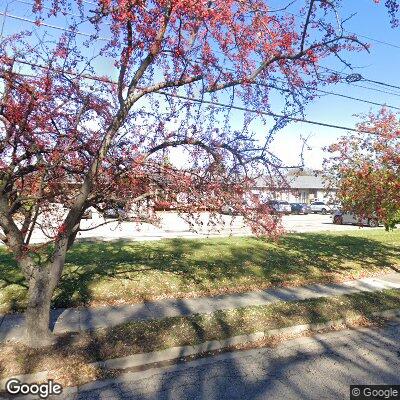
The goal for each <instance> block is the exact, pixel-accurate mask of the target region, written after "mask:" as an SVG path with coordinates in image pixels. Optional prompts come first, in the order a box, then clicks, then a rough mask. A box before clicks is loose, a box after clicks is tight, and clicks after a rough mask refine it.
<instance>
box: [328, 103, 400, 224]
mask: <svg viewBox="0 0 400 400" xmlns="http://www.w3.org/2000/svg"><path fill="white" fill-rule="evenodd" d="M358 128H359V129H360V131H361V132H360V133H359V134H356V135H351V136H348V137H343V138H342V139H341V140H340V141H339V142H338V143H336V144H335V145H332V146H331V147H330V151H331V152H332V153H333V154H335V157H333V158H332V159H331V167H332V172H333V173H334V174H336V172H338V176H339V182H338V183H339V194H340V197H341V200H342V201H343V204H344V206H345V207H347V208H348V209H350V210H352V211H355V212H356V213H357V214H359V215H360V216H365V217H370V216H372V215H376V216H377V217H378V218H379V219H381V220H382V221H384V222H385V223H389V222H390V221H391V220H392V219H393V218H394V216H395V215H396V214H397V213H398V212H399V210H400V191H399V188H400V157H399V154H400V137H399V135H398V131H399V128H400V121H399V116H398V115H396V114H393V113H391V112H389V111H388V110H387V109H382V110H381V111H380V112H379V113H378V114H376V115H375V114H372V113H370V114H369V115H366V116H363V121H362V122H361V123H360V124H359V125H358ZM365 131H367V132H371V133H370V134H368V133H364V132H365Z"/></svg>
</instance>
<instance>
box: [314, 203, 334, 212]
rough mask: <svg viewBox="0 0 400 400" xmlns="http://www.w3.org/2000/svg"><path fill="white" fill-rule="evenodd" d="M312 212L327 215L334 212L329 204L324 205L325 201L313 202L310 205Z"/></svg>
mask: <svg viewBox="0 0 400 400" xmlns="http://www.w3.org/2000/svg"><path fill="white" fill-rule="evenodd" d="M310 208H311V212H313V213H321V214H327V213H330V212H332V207H331V206H330V205H329V204H326V203H324V202H323V201H313V202H312V203H311V204H310Z"/></svg>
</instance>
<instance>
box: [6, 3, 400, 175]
mask: <svg viewBox="0 0 400 400" xmlns="http://www.w3.org/2000/svg"><path fill="white" fill-rule="evenodd" d="M10 1H11V0H10ZM25 1H26V2H31V1H32V0H25ZM0 3H1V6H2V7H0V10H1V11H4V8H5V4H6V3H7V2H6V1H5V0H1V2H0ZM283 3H285V4H286V2H283V1H282V0H272V4H273V5H282V4H283ZM342 4H343V7H342V9H341V15H342V17H347V16H349V15H351V14H353V13H356V15H355V16H353V17H352V19H351V20H350V21H348V23H347V25H346V29H347V30H348V31H351V32H354V33H356V34H359V35H362V36H368V37H371V38H373V39H376V40H380V41H385V42H388V43H392V44H394V45H396V46H399V48H395V47H392V46H388V45H385V44H380V43H377V42H374V41H371V40H370V41H369V40H368V39H365V38H363V37H360V39H362V40H364V41H366V42H368V43H370V44H371V48H370V53H367V52H365V53H349V54H348V55H347V57H346V60H348V61H350V62H351V63H352V65H353V66H354V67H355V71H354V72H358V73H360V74H362V75H363V76H364V77H365V78H368V79H372V80H376V81H382V82H386V83H389V84H393V85H397V86H400V79H399V72H398V71H399V65H400V28H392V27H391V26H390V22H389V16H388V14H387V10H386V9H385V7H384V6H383V5H377V4H375V2H374V1H373V0H343V2H342ZM9 12H10V13H12V14H14V15H19V16H26V17H28V18H29V17H30V16H31V15H32V14H31V12H30V6H28V5H26V4H23V1H22V2H21V1H13V2H12V1H11V4H10V6H9ZM56 22H57V25H61V26H65V23H64V24H63V23H62V21H60V19H58V20H57V21H56ZM2 23H3V21H2V18H0V27H1V25H2ZM24 24H26V23H24V22H22V21H16V20H13V19H10V18H9V19H7V20H6V22H5V27H4V28H5V29H4V31H5V33H8V32H11V31H15V30H19V29H20V28H21V26H24ZM54 24H56V23H55V22H54ZM31 27H32V26H31V25H29V24H26V28H31ZM81 30H82V31H85V27H84V26H82V29H81ZM48 32H49V33H51V34H54V35H58V34H59V32H58V31H54V30H52V29H48ZM324 65H325V66H327V67H330V68H332V69H335V70H339V71H343V72H349V73H350V72H351V71H350V70H345V69H344V67H343V65H342V64H340V63H339V62H337V61H335V60H329V61H325V62H324ZM105 72H107V68H104V67H103V68H102V71H101V73H105ZM361 84H362V85H365V86H368V87H371V88H376V89H382V90H387V91H393V92H396V93H397V94H398V95H397V96H396V95H390V94H387V93H380V92H378V91H373V90H367V89H364V88H358V87H356V86H353V85H348V84H336V85H332V86H330V87H327V88H324V90H328V91H334V92H337V93H342V94H346V95H349V96H353V97H359V98H362V99H366V100H369V101H374V102H378V103H386V104H390V105H393V106H396V107H400V90H396V89H389V88H385V87H384V86H379V85H375V84H372V83H369V82H362V83H361ZM371 109H372V110H378V109H379V107H377V106H370V105H368V104H365V103H361V102H357V101H353V100H347V99H343V98H340V97H336V96H331V95H327V96H323V97H321V98H317V99H316V100H314V102H313V103H311V104H309V105H307V107H306V118H308V119H311V120H315V121H321V122H327V123H332V124H337V125H344V126H349V127H354V124H355V123H356V121H357V118H356V117H355V116H354V115H355V114H360V113H365V112H368V111H369V110H371ZM277 111H279V110H277ZM344 133H345V132H344V131H338V130H335V129H331V128H325V127H320V126H313V125H308V124H304V123H292V124H290V125H288V126H287V127H285V128H284V129H282V130H281V131H280V132H279V133H278V135H277V137H276V139H275V141H274V143H273V145H272V149H273V150H274V151H275V152H276V154H277V155H278V156H279V157H281V158H282V160H284V161H286V162H287V163H289V164H294V163H296V162H298V160H299V159H298V154H299V150H300V146H301V145H300V143H301V142H300V140H299V137H300V135H302V136H309V142H308V143H309V145H310V147H311V150H309V151H307V152H306V153H305V162H306V165H307V166H308V167H312V168H319V167H320V166H321V163H322V160H323V158H324V153H323V152H322V150H321V147H323V146H326V145H329V144H330V143H333V142H334V141H335V140H336V139H337V138H338V137H339V136H341V135H343V134H344Z"/></svg>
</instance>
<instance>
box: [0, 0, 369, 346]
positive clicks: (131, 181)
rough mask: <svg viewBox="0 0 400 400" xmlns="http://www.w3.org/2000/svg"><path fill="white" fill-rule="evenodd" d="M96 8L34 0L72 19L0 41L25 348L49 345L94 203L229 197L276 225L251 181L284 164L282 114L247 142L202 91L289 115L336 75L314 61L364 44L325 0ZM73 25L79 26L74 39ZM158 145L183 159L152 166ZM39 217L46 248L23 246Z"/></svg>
mask: <svg viewBox="0 0 400 400" xmlns="http://www.w3.org/2000/svg"><path fill="white" fill-rule="evenodd" d="M95 3H96V5H93V6H90V7H91V9H90V10H87V8H85V7H87V6H86V3H84V2H82V0H65V1H59V0H52V5H51V7H50V8H49V7H44V4H43V2H42V0H35V6H34V10H33V11H34V12H35V14H36V18H37V24H36V25H37V26H38V27H41V26H42V25H43V24H42V22H43V20H44V19H45V18H46V16H53V17H57V16H58V15H64V16H65V15H68V13H69V12H71V10H73V11H74V15H75V16H74V21H75V22H74V24H72V25H71V26H70V27H69V28H68V30H67V31H66V32H65V33H64V34H63V35H62V36H60V37H59V38H58V40H57V41H56V42H55V43H51V42H49V38H48V37H46V38H44V39H43V41H42V43H39V44H37V43H34V39H33V37H32V36H30V35H29V33H28V34H26V32H21V33H20V34H18V35H14V36H10V37H6V38H3V41H2V43H0V65H1V67H0V79H1V81H2V98H1V104H0V121H1V123H0V135H1V147H0V226H1V228H2V233H1V240H2V241H3V242H4V243H5V244H6V245H7V246H8V248H9V249H10V250H11V251H12V253H13V254H14V256H15V258H16V260H17V262H18V264H19V266H20V267H21V269H22V272H23V274H24V276H25V278H26V281H27V284H28V287H29V290H28V299H27V309H26V342H27V343H28V344H29V345H30V346H43V345H46V344H48V343H51V342H52V340H53V338H52V334H51V332H50V329H49V311H50V307H51V299H52V296H53V292H54V290H55V288H56V287H57V285H58V283H59V280H60V278H61V275H62V272H63V267H64V262H65V257H66V253H67V251H68V249H70V247H71V246H72V244H73V243H74V240H75V238H76V236H77V235H78V233H79V231H80V229H81V228H80V221H81V218H82V216H83V214H84V213H85V211H86V210H88V209H89V208H90V207H92V206H94V207H97V208H101V209H103V210H104V209H106V208H107V207H110V206H113V205H115V204H116V203H119V202H121V200H123V201H124V204H125V206H126V207H127V209H128V208H129V209H131V208H133V207H134V205H135V204H137V203H138V202H140V201H143V199H149V198H154V197H156V196H157V195H158V194H159V193H162V194H163V196H166V197H168V196H169V197H170V198H175V197H176V195H177V194H179V193H185V196H186V200H187V204H188V205H189V206H190V208H191V209H192V210H198V209H201V208H202V207H208V208H210V209H212V210H215V211H216V212H217V211H218V210H221V209H222V207H224V206H226V205H229V207H232V208H234V209H235V211H236V212H237V213H240V214H242V215H243V216H244V217H245V218H246V220H247V221H248V223H249V224H250V225H251V226H252V228H253V230H254V232H255V233H257V234H276V233H277V232H279V221H277V220H276V218H274V217H273V216H271V213H270V210H269V209H268V207H267V206H265V205H263V204H261V203H260V202H259V201H258V200H257V198H255V196H254V195H252V192H251V189H252V187H253V185H254V179H256V178H257V177H259V176H264V177H265V176H267V177H269V181H267V182H269V185H270V186H271V187H274V185H275V186H278V187H282V183H277V182H276V180H277V179H278V180H279V179H281V178H282V173H281V170H282V168H284V167H285V166H284V165H282V163H281V162H280V161H279V159H277V158H276V157H275V156H274V155H273V154H272V153H271V152H270V151H269V148H268V146H269V144H270V142H271V140H272V139H273V136H274V133H275V131H276V129H278V128H279V127H281V126H283V125H284V124H285V123H287V121H286V120H285V118H283V119H276V123H275V126H274V127H273V128H272V129H270V130H268V131H267V133H266V134H265V135H264V138H263V141H261V140H260V139H259V137H257V136H256V135H255V133H254V132H253V131H252V125H251V124H252V120H253V119H254V114H253V113H246V112H245V113H244V114H243V126H242V128H241V129H238V128H235V129H234V127H233V125H232V117H231V110H230V109H229V108H221V107H215V106H213V105H212V104H210V102H218V101H222V100H225V101H226V100H229V104H232V103H233V101H235V102H236V103H239V104H245V105H246V107H252V108H254V109H256V110H263V111H269V110H271V107H272V106H271V97H273V96H272V94H273V93H274V92H275V93H280V94H282V96H281V98H282V99H283V103H284V112H285V113H286V115H293V114H294V113H296V112H301V111H302V107H303V104H304V103H305V102H307V101H308V100H311V99H312V98H313V93H315V92H314V91H313V90H312V89H313V88H316V87H317V86H318V85H319V84H327V83H331V82H335V81H336V80H337V76H335V75H331V76H330V75H327V74H326V72H325V70H322V69H321V68H320V66H319V64H320V62H321V61H322V60H324V59H326V58H327V57H329V56H333V57H337V58H338V59H340V60H343V53H344V52H346V51H361V50H366V49H367V46H365V45H364V44H363V43H361V42H360V41H359V40H358V39H357V38H356V37H355V36H354V35H348V34H346V33H345V32H346V31H344V29H343V22H341V21H340V18H339V13H338V6H339V5H340V1H337V0H335V1H332V0H304V1H303V2H302V4H301V5H299V8H298V9H297V10H296V11H297V14H298V15H299V16H298V17H297V16H295V15H294V14H288V13H285V12H284V11H285V9H286V8H287V7H288V6H289V5H290V4H291V3H293V2H288V3H287V4H285V5H284V6H283V7H282V8H281V9H273V8H271V7H270V6H269V2H268V1H267V0H240V1H238V0H223V1H221V0H215V1H203V2H201V1H197V0H196V1H191V0H185V1H182V0H154V1H151V2H144V1H141V0H97V1H95ZM295 5H296V4H292V7H294V6H295ZM46 13H47V14H46ZM81 23H82V24H83V23H84V24H85V26H88V25H90V26H91V27H92V31H93V34H92V36H91V38H90V40H88V41H87V42H85V43H82V44H78V43H79V40H78V39H79V38H80V37H79V32H78V29H77V26H78V25H79V24H81ZM105 32H106V33H107V35H109V38H104V37H103V36H104V34H105ZM100 44H101V45H100ZM95 52H97V54H96V55H95V56H94V55H93V54H94V53H95ZM88 54H91V55H90V56H89V55H88ZM97 60H100V61H99V62H100V63H102V64H104V65H108V66H110V68H112V71H111V73H110V74H108V76H103V77H99V76H98V75H96V67H95V65H96V61H97ZM111 66H112V67H111ZM114 77H116V81H115V82H114V81H113V80H112V79H113V78H114ZM193 99H196V101H193ZM205 99H207V100H208V102H203V100H205ZM258 118H259V119H261V120H262V119H263V118H264V120H262V123H264V124H265V125H266V126H268V125H267V124H268V121H267V120H266V119H265V117H263V116H262V115H258ZM171 148H172V149H173V148H181V149H182V153H183V152H184V153H185V157H186V158H187V161H186V163H185V165H184V166H182V165H181V166H180V167H178V166H176V164H174V163H171V164H166V163H164V162H163V160H164V159H165V156H166V155H168V153H169V154H170V155H171V154H173V153H171V152H170V149H171ZM244 199H246V201H244ZM61 206H62V207H61ZM185 211H189V212H190V210H188V206H187V205H186V206H185ZM216 215H217V214H216ZM151 218H152V217H151V216H150V214H149V219H150V220H151ZM37 228H40V229H42V230H43V231H44V232H45V233H46V235H47V237H48V242H47V243H44V244H41V245H37V244H32V243H31V238H32V233H33V231H34V230H35V229H37Z"/></svg>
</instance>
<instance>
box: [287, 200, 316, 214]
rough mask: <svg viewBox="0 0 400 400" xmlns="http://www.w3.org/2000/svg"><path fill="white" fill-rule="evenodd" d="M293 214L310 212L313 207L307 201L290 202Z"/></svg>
mask: <svg viewBox="0 0 400 400" xmlns="http://www.w3.org/2000/svg"><path fill="white" fill-rule="evenodd" d="M290 207H291V210H292V214H309V213H310V212H311V208H310V206H309V205H308V204H305V203H290Z"/></svg>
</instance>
